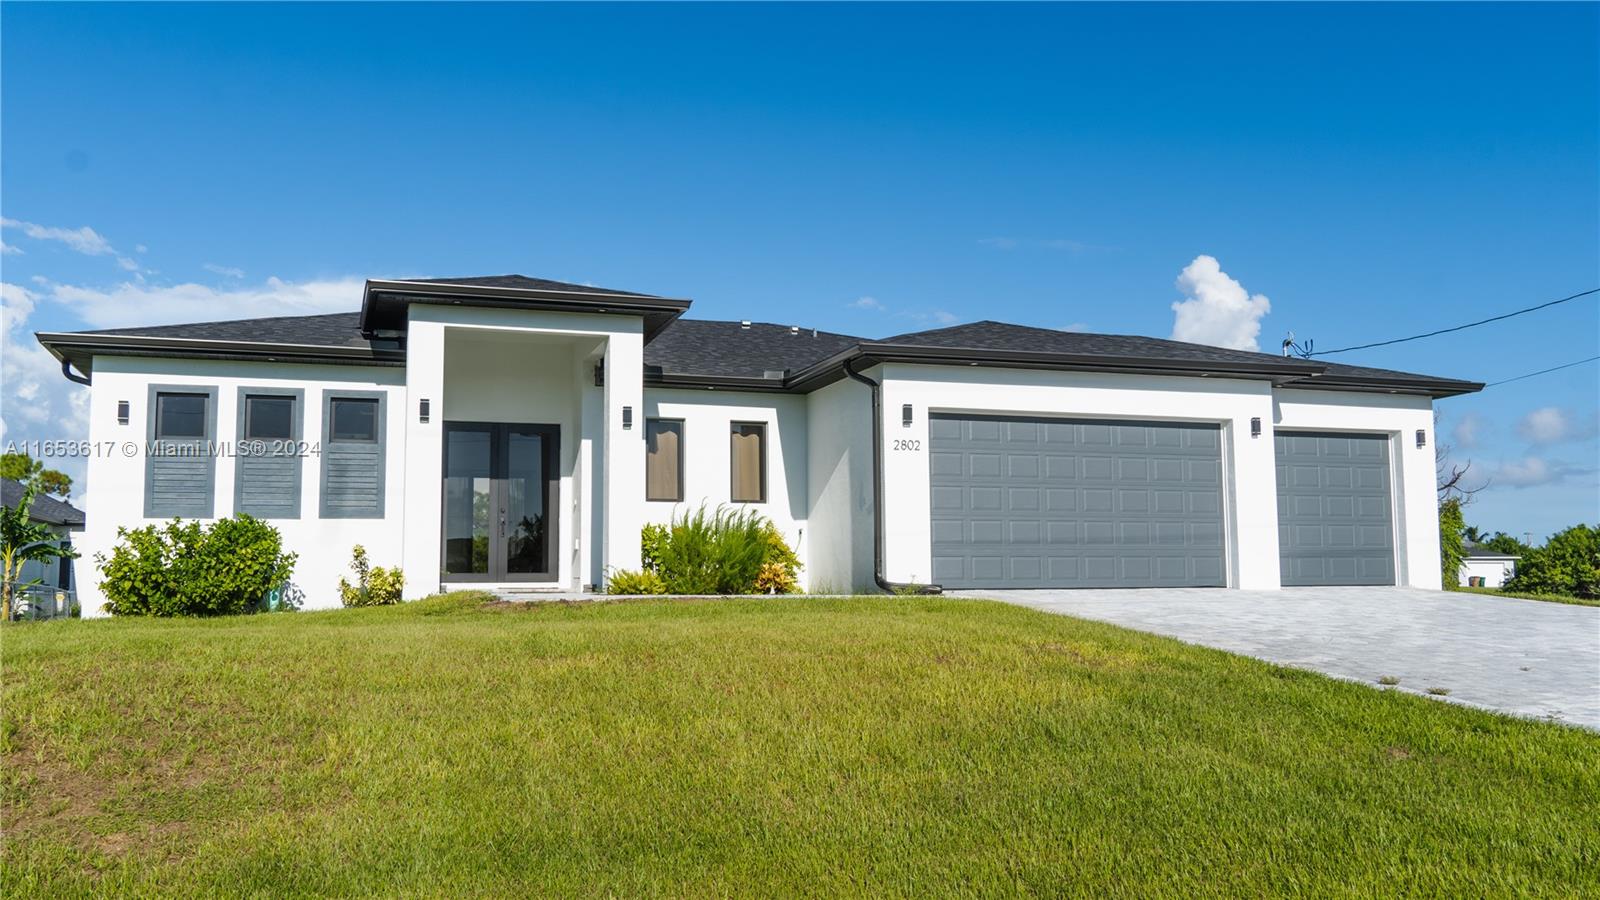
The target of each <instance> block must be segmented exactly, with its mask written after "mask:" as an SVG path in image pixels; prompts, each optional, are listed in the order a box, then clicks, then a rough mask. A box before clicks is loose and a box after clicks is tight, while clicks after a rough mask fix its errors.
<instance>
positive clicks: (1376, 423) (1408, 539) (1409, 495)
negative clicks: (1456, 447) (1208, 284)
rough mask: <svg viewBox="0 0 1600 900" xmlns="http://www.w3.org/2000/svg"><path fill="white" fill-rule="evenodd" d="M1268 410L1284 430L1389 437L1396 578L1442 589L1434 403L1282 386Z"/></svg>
mask: <svg viewBox="0 0 1600 900" xmlns="http://www.w3.org/2000/svg"><path fill="white" fill-rule="evenodd" d="M1273 408H1274V416H1273V418H1272V420H1271V421H1272V423H1273V426H1274V427H1275V428H1278V429H1282V430H1285V431H1289V430H1304V431H1348V432H1353V433H1359V434H1386V435H1388V436H1389V467H1390V484H1391V491H1392V494H1393V497H1394V529H1395V540H1394V546H1395V579H1396V581H1397V582H1398V583H1399V584H1402V585H1406V586H1408V587H1416V588H1425V589H1427V590H1434V591H1437V590H1439V589H1441V588H1442V587H1443V583H1444V578H1443V574H1442V571H1441V569H1440V568H1439V499H1438V492H1437V491H1436V489H1435V481H1434V478H1435V471H1434V434H1433V401H1432V400H1431V399H1430V398H1428V397H1413V396H1409V395H1403V394H1370V393H1356V392H1348V393H1345V392H1335V391H1305V390H1292V389H1282V390H1278V391H1276V392H1274V398H1273ZM1419 430H1420V431H1422V432H1423V434H1424V435H1425V437H1426V445H1425V446H1422V447H1418V446H1417V431H1419Z"/></svg>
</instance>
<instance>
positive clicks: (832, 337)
mask: <svg viewBox="0 0 1600 900" xmlns="http://www.w3.org/2000/svg"><path fill="white" fill-rule="evenodd" d="M413 303H426V304H462V305H471V306H497V307H511V308H520V309H553V310H564V311H581V312H591V313H605V314H626V315H638V316H642V317H643V318H644V320H645V358H644V364H645V379H646V382H647V383H650V384H661V385H683V386H701V387H717V386H726V387H747V388H752V389H758V390H782V391H801V392H803V391H808V390H813V389H815V388H818V387H821V386H823V385H826V384H829V383H832V382H834V381H837V380H839V379H841V378H844V377H845V375H846V367H847V366H850V367H853V368H865V367H867V366H870V365H873V364H876V363H882V362H912V363H927V364H934V365H951V364H959V365H970V366H993V367H1005V368H1034V369H1051V370H1078V371H1099V372H1107V371H1109V372H1123V373H1147V374H1164V375H1199V376H1221V377H1241V378H1255V379H1267V380H1270V381H1272V383H1273V384H1275V385H1280V386H1290V387H1295V388H1307V389H1323V390H1356V391H1379V392H1389V393H1409V394H1426V395H1429V396H1433V397H1449V396H1454V395H1456V394H1465V393H1471V392H1473V391H1477V390H1479V389H1481V388H1482V387H1483V385H1481V384H1479V383H1477V382H1472V381H1463V380H1459V379H1453V378H1436V377H1432V376H1427V375H1416V374H1412V373H1409V372H1396V371H1393V370H1389V369H1374V368H1368V367H1365V366H1352V365H1344V364H1341V363H1332V362H1324V361H1322V360H1307V359H1300V358H1298V357H1284V356H1275V355H1273V354H1269V353H1254V352H1250V351H1245V350H1230V349H1227V348H1223V347H1211V346H1207V345H1203V344H1189V343H1184V342H1182V341H1171V340H1164V339H1162V338H1152V337H1142V336H1139V335H1118V334H1093V333H1089V332H1075V331H1057V330H1053V329H1049V328H1034V327H1030V326H1026V325H1011V324H1008V323H1005V322H994V321H983V322H973V323H970V324H965V325H954V326H951V327H948V328H935V329H931V330H926V331H915V332H908V333H906V334H899V335H895V336H893V337H888V338H883V339H880V340H872V339H868V338H860V337H855V336H851V335H845V334H837V333H833V332H824V331H814V330H813V329H809V328H798V329H797V328H795V327H794V326H788V325H778V324H771V323H751V324H750V325H748V326H746V325H744V324H743V323H740V322H724V321H713V320H704V319H683V318H679V316H680V315H681V314H682V313H683V312H684V311H685V310H687V309H688V307H689V301H687V300H674V299H669V298H663V297H656V296H653V295H650V294H638V293H630V292H627V291H617V290H613V289H610V288H595V287H589V286H587V285H576V284H570V283H567V282H560V281H549V280H547V279H540V278H528V277H526V276H522V275H494V276H485V277H471V278H451V279H411V280H407V281H379V280H371V281H368V282H367V286H366V291H365V295H364V299H363V306H362V311H361V312H360V313H336V314H333V315H322V316H280V317H275V318H267V319H244V320H237V321H229V322H205V323H199V324H193V325H164V326H154V327H149V328H115V329H107V330H102V331H82V332H71V333H61V334H40V335H38V338H39V341H40V343H42V344H43V345H44V346H45V347H46V348H48V349H49V350H50V352H51V353H52V354H54V355H55V356H56V358H57V359H59V360H62V362H63V363H64V364H70V365H73V366H76V367H77V368H78V369H79V370H80V371H84V372H88V371H89V368H90V366H91V365H92V359H93V357H94V355H95V354H109V355H119V356H158V357H180V358H182V357H203V358H221V359H267V360H275V361H286V362H287V361H317V362H332V363H345V364H361V365H404V363H405V349H404V346H405V343H404V324H405V321H406V314H405V311H406V307H407V306H408V305H410V304H413Z"/></svg>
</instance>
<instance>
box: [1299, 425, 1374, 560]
mask: <svg viewBox="0 0 1600 900" xmlns="http://www.w3.org/2000/svg"><path fill="white" fill-rule="evenodd" d="M1273 440H1274V441H1275V442H1276V445H1277V446H1276V447H1275V450H1276V451H1277V461H1278V563H1279V571H1280V574H1281V575H1282V577H1283V583H1284V584H1285V585H1314V584H1394V583H1395V578H1394V523H1393V519H1392V514H1391V512H1390V510H1391V508H1392V507H1393V505H1394V502H1393V500H1392V499H1391V496H1390V490H1389V483H1390V478H1389V439H1388V437H1387V436H1385V435H1381V434H1338V433H1325V434H1319V433H1314V432H1278V433H1277V434H1276V435H1274V436H1273Z"/></svg>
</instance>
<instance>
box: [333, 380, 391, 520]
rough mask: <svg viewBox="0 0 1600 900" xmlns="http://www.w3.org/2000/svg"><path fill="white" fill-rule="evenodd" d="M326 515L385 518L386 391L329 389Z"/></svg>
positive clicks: (336, 517) (334, 517)
mask: <svg viewBox="0 0 1600 900" xmlns="http://www.w3.org/2000/svg"><path fill="white" fill-rule="evenodd" d="M323 398H324V399H323V413H322V434H323V442H322V509H321V513H322V517H323V518H325V519H381V518H383V514H384V513H383V510H384V484H385V481H386V480H387V473H386V472H385V467H386V465H387V459H386V454H385V452H384V450H385V446H384V435H383V429H384V424H383V423H384V395H383V394H382V393H381V392H378V391H348V392H346V391H340V392H339V393H333V392H331V391H330V392H328V393H325V394H323Z"/></svg>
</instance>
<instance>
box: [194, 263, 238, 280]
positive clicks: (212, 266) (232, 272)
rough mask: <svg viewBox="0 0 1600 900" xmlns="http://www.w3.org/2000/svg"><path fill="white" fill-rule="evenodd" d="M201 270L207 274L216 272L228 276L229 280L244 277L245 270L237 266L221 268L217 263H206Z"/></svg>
mask: <svg viewBox="0 0 1600 900" xmlns="http://www.w3.org/2000/svg"><path fill="white" fill-rule="evenodd" d="M200 268H202V269H205V270H206V271H207V272H214V273H216V274H218V275H226V276H228V277H229V278H243V277H244V270H243V269H241V268H238V267H237V266H219V265H217V264H216V263H206V264H205V265H203V266H201V267H200Z"/></svg>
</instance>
